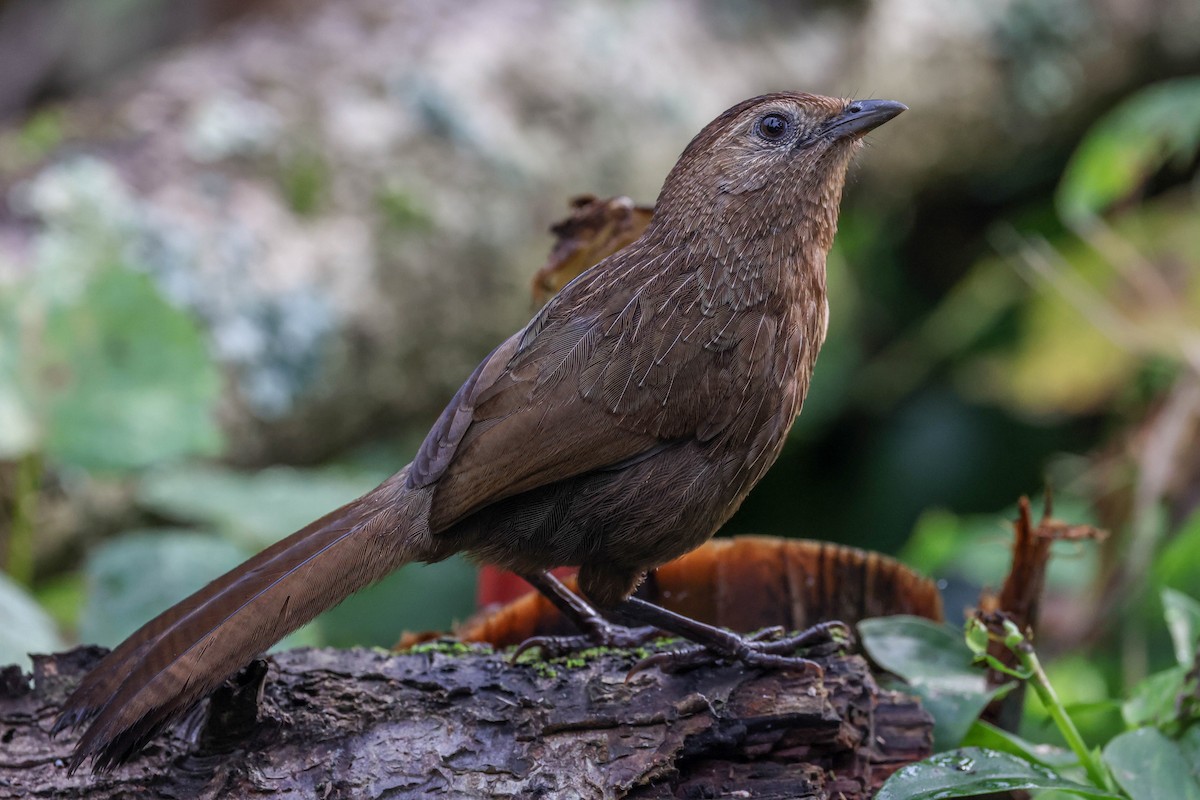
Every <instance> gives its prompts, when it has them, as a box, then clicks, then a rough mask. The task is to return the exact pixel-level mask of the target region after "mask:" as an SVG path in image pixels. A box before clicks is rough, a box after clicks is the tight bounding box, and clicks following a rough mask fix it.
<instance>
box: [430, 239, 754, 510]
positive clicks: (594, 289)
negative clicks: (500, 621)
mask: <svg viewBox="0 0 1200 800" xmlns="http://www.w3.org/2000/svg"><path fill="white" fill-rule="evenodd" d="M622 255H624V253H620V254H618V255H617V256H616V257H615V259H609V260H608V261H606V262H603V263H602V264H601V265H600V266H598V267H595V268H593V269H592V270H591V271H589V272H587V273H584V275H582V276H580V278H577V279H576V281H575V282H573V283H572V284H570V285H569V286H568V287H567V288H566V289H564V291H563V292H562V293H561V294H560V295H559V296H558V297H556V298H555V299H554V301H552V302H551V304H550V305H548V306H547V307H546V308H545V309H543V311H542V313H540V314H539V315H538V316H537V317H535V318H534V319H533V321H532V322H530V324H529V325H528V326H527V327H526V328H525V329H524V330H522V331H521V332H519V333H518V334H516V335H515V336H513V337H512V338H510V339H509V340H508V341H506V342H505V343H504V344H502V345H500V347H498V348H496V350H495V351H493V352H492V354H491V355H490V356H488V358H487V359H485V360H484V362H483V363H482V364H480V365H479V367H478V368H477V369H476V370H475V372H474V373H473V374H472V375H471V377H470V378H469V379H468V380H467V382H466V383H465V384H464V385H463V387H462V388H461V389H460V390H459V392H458V394H456V395H455V397H454V399H453V400H452V401H451V403H450V405H449V406H448V407H447V408H446V410H445V411H444V412H443V414H442V416H441V418H440V419H439V420H438V422H437V424H436V425H435V426H434V428H433V430H431V431H430V433H429V436H428V437H427V438H426V439H425V442H424V443H423V444H422V446H421V448H420V450H419V452H418V454H417V456H416V458H415V459H414V462H413V467H412V471H411V473H410V477H409V481H410V484H411V485H416V486H428V485H431V484H433V483H435V482H436V483H437V486H436V487H435V494H434V500H433V505H432V515H431V517H432V518H431V528H432V529H433V530H434V531H438V530H444V529H445V528H446V527H448V526H450V525H452V524H453V523H454V522H456V521H458V520H460V519H462V518H463V517H465V516H467V515H468V514H470V513H472V512H474V511H476V510H478V509H480V508H483V507H485V506H487V505H489V504H491V503H494V502H496V501H498V500H501V499H504V498H506V497H511V496H513V495H516V494H519V493H521V492H525V491H528V490H531V489H534V488H537V487H539V486H544V485H547V484H549V483H553V482H555V481H560V480H564V479H567V478H570V477H573V476H576V475H581V474H584V473H587V472H592V471H594V470H598V469H605V468H613V467H614V466H617V465H620V464H623V463H627V462H629V461H631V460H637V459H638V458H640V457H643V456H644V455H645V454H647V453H649V452H653V451H654V450H655V449H657V448H659V447H661V445H662V443H663V442H668V441H677V440H682V439H687V438H696V439H700V440H709V439H712V438H713V437H715V436H716V435H717V434H718V433H720V432H721V431H723V430H725V429H726V428H727V427H728V426H729V425H730V424H731V423H732V422H733V421H734V420H735V419H736V418H737V417H738V416H739V415H741V414H744V413H747V411H748V409H747V404H748V403H749V402H751V400H752V399H754V400H755V402H757V400H758V399H760V398H756V396H755V394H756V393H755V392H753V391H752V390H751V386H753V385H754V384H756V383H758V381H759V380H761V378H758V376H764V375H767V374H769V369H770V367H771V366H772V365H773V362H774V359H775V357H776V355H777V353H776V350H777V348H776V329H775V328H776V325H775V320H774V318H772V317H770V316H763V315H759V314H737V313H734V312H733V311H731V310H730V309H729V308H727V307H724V306H719V307H707V306H706V305H705V303H704V302H703V299H702V292H701V287H700V285H699V278H698V277H697V273H696V272H695V271H687V270H682V269H678V268H676V269H670V268H665V269H662V268H660V269H658V270H653V269H649V270H648V269H647V267H646V263H645V262H642V263H641V264H640V265H639V266H638V267H637V268H635V269H637V270H639V271H641V272H643V273H647V274H644V275H631V274H629V270H627V269H623V264H622V259H621V258H620V257H621V256H622ZM630 255H635V254H630ZM650 266H651V267H653V266H654V265H653V264H651V265H650ZM664 266H667V267H670V266H671V265H669V264H668V265H664ZM655 281H661V282H662V283H663V284H664V285H661V286H653V285H652V284H653V282H655ZM601 301H602V302H601ZM584 309H587V311H584ZM597 309H599V310H597ZM749 411H750V412H752V413H755V414H756V413H757V412H758V409H750V410H749Z"/></svg>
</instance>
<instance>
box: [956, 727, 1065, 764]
mask: <svg viewBox="0 0 1200 800" xmlns="http://www.w3.org/2000/svg"><path fill="white" fill-rule="evenodd" d="M962 744H963V747H984V748H987V749H989V750H998V751H1000V752H1002V753H1008V754H1009V755H1014V756H1016V757H1017V758H1022V759H1024V760H1026V761H1032V762H1033V763H1035V764H1041V765H1042V766H1043V767H1049V768H1051V769H1056V770H1061V769H1064V768H1068V767H1077V766H1079V759H1078V758H1076V757H1075V754H1074V753H1072V752H1071V751H1070V750H1067V749H1065V748H1062V747H1055V746H1053V745H1049V744H1034V743H1033V742H1030V741H1029V740H1027V739H1022V738H1021V737H1020V736H1017V735H1016V734H1015V733H1009V732H1008V731H1006V730H1003V729H1001V728H997V727H996V726H995V725H992V724H991V723H990V722H984V721H983V720H976V722H975V724H974V725H972V726H971V729H970V730H969V731H967V735H966V736H964V737H963V741H962Z"/></svg>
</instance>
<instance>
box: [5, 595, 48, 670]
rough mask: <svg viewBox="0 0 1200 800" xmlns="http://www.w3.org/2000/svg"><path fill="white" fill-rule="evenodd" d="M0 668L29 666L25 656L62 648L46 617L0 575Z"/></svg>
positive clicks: (45, 614) (27, 657) (32, 601)
mask: <svg viewBox="0 0 1200 800" xmlns="http://www.w3.org/2000/svg"><path fill="white" fill-rule="evenodd" d="M0 620H4V624H3V625H0V666H5V665H8V664H19V665H21V666H22V667H28V666H29V665H30V661H29V656H28V654H29V653H52V652H55V651H56V650H61V649H63V642H62V639H61V638H60V637H59V635H58V629H57V628H56V627H55V625H54V620H52V619H51V618H50V615H49V614H47V613H46V612H45V611H43V610H42V608H41V606H39V605H38V604H37V603H36V602H34V600H33V598H32V597H30V596H29V595H28V594H26V593H25V590H24V589H22V588H21V587H20V586H18V585H17V584H15V583H13V582H12V581H11V580H9V578H8V576H7V575H5V574H4V573H2V572H0Z"/></svg>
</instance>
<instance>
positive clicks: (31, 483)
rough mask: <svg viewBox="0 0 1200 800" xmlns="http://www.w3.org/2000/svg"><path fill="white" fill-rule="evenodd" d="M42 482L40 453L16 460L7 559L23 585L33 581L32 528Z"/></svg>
mask: <svg viewBox="0 0 1200 800" xmlns="http://www.w3.org/2000/svg"><path fill="white" fill-rule="evenodd" d="M41 483H42V459H41V456H40V455H39V454H38V453H36V452H31V453H26V454H25V455H24V456H22V457H21V460H20V461H18V462H17V481H16V484H17V485H16V492H15V493H14V497H13V516H12V529H11V530H10V531H9V539H8V559H7V561H8V574H9V575H10V576H11V577H12V579H13V580H14V581H16V582H17V583H19V584H21V585H23V586H30V585H32V583H33V528H34V524H35V520H36V518H37V506H38V495H39V492H40V490H41Z"/></svg>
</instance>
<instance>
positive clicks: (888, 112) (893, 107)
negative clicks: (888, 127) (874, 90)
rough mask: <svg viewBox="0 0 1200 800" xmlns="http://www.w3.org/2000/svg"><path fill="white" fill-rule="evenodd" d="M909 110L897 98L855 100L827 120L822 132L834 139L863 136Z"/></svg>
mask: <svg viewBox="0 0 1200 800" xmlns="http://www.w3.org/2000/svg"><path fill="white" fill-rule="evenodd" d="M907 110H908V106H906V105H904V103H897V102H896V101H895V100H855V101H854V102H853V103H851V104H850V105H848V106H846V110H845V111H843V112H842V113H841V114H838V115H837V116H836V117H834V118H832V119H830V120H829V121H828V122H826V123H825V124H824V125H823V126H822V131H821V134H822V135H823V136H828V137H831V138H834V139H847V138H851V137H859V136H863V135H865V134H866V133H867V132H868V131H873V130H875V129H876V128H878V127H879V126H880V125H882V124H883V123H885V122H887V121H888V120H889V119H891V118H892V117H895V116H897V115H899V114H900V112H902V111H907Z"/></svg>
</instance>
